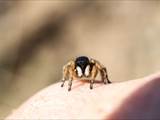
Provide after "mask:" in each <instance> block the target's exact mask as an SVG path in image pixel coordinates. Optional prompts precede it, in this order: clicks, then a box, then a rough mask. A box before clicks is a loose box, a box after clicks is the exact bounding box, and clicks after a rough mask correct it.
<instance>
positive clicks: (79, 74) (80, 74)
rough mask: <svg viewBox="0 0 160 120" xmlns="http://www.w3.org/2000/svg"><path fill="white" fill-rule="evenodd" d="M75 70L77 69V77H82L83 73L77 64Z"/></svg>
mask: <svg viewBox="0 0 160 120" xmlns="http://www.w3.org/2000/svg"><path fill="white" fill-rule="evenodd" d="M76 70H77V75H78V77H82V75H83V73H82V69H81V68H80V67H79V66H77V67H76Z"/></svg>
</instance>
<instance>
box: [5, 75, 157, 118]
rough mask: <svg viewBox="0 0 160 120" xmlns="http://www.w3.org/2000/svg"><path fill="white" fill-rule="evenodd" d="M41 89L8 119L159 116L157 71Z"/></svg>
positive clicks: (74, 82) (58, 84) (55, 85)
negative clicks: (134, 77) (132, 77)
mask: <svg viewBox="0 0 160 120" xmlns="http://www.w3.org/2000/svg"><path fill="white" fill-rule="evenodd" d="M60 84H61V83H57V84H54V85H51V86H49V87H47V88H45V89H44V90H42V91H40V92H39V93H37V94H36V95H34V96H33V97H31V98H30V99H29V100H27V101H26V102H25V103H24V104H23V105H22V106H21V107H20V108H18V109H17V110H15V111H14V112H13V113H12V114H11V115H10V116H8V117H7V119H113V120H115V119H116V120H117V119H160V114H159V112H160V73H157V74H154V75H151V76H148V77H145V78H141V79H137V80H131V81H125V82H120V83H112V84H107V85H104V84H100V83H95V84H94V87H93V89H92V90H90V89H89V84H88V83H87V82H83V81H76V80H75V81H73V86H72V90H71V91H70V92H68V91H67V87H68V85H67V84H66V85H65V87H63V88H62V87H60Z"/></svg>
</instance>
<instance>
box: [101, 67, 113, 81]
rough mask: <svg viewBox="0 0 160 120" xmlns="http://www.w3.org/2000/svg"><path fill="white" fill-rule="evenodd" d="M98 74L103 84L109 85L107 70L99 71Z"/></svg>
mask: <svg viewBox="0 0 160 120" xmlns="http://www.w3.org/2000/svg"><path fill="white" fill-rule="evenodd" d="M100 73H101V77H102V81H103V83H104V84H107V83H111V81H110V80H109V78H108V74H107V70H106V68H105V67H104V68H101V69H100Z"/></svg>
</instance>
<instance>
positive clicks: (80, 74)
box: [61, 56, 111, 91]
mask: <svg viewBox="0 0 160 120" xmlns="http://www.w3.org/2000/svg"><path fill="white" fill-rule="evenodd" d="M98 71H99V72H100V75H101V79H102V82H103V83H104V84H107V83H111V82H110V81H109V79H108V75H107V70H106V68H105V67H104V66H103V65H102V64H100V62H98V61H97V60H94V59H92V58H88V57H86V56H80V57H77V58H75V59H73V60H71V61H69V62H68V63H67V64H66V65H64V67H63V78H62V84H61V87H63V86H64V83H65V81H66V80H67V79H69V82H68V86H69V87H68V91H70V90H71V86H72V80H74V79H81V78H90V89H93V83H94V80H95V78H96V76H97V73H98Z"/></svg>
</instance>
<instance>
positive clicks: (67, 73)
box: [61, 65, 69, 87]
mask: <svg viewBox="0 0 160 120" xmlns="http://www.w3.org/2000/svg"><path fill="white" fill-rule="evenodd" d="M68 70H69V66H68V65H65V66H64V67H63V78H62V80H61V81H62V84H61V87H63V86H64V83H65V81H66V80H67V79H68V76H69V72H68Z"/></svg>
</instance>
